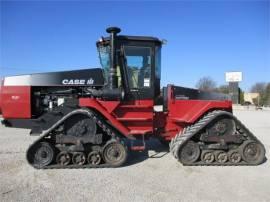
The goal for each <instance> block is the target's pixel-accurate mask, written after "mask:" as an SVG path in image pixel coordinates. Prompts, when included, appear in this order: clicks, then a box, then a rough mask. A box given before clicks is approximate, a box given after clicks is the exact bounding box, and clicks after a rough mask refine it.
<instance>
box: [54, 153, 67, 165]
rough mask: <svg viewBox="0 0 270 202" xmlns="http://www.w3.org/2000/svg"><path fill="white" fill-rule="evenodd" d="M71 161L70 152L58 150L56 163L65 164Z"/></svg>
mask: <svg viewBox="0 0 270 202" xmlns="http://www.w3.org/2000/svg"><path fill="white" fill-rule="evenodd" d="M70 161H71V157H70V154H69V153H68V152H60V153H59V154H58V155H57V156H56V163H57V164H59V165H61V166H66V165H68V164H69V163H70Z"/></svg>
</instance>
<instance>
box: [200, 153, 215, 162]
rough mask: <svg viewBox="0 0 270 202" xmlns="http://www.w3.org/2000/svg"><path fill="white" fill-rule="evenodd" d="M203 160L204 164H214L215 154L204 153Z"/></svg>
mask: <svg viewBox="0 0 270 202" xmlns="http://www.w3.org/2000/svg"><path fill="white" fill-rule="evenodd" d="M201 160H202V161H203V162H204V163H213V162H214V160H215V155H214V152H212V151H202V155H201Z"/></svg>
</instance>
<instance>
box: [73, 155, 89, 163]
mask: <svg viewBox="0 0 270 202" xmlns="http://www.w3.org/2000/svg"><path fill="white" fill-rule="evenodd" d="M85 162H86V157H85V155H84V153H83V152H76V153H74V154H73V156H72V163H73V164H75V165H83V164H85Z"/></svg>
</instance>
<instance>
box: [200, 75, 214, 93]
mask: <svg viewBox="0 0 270 202" xmlns="http://www.w3.org/2000/svg"><path fill="white" fill-rule="evenodd" d="M216 86H217V85H216V82H215V81H214V80H213V79H212V78H211V77H202V78H200V79H199V81H198V82H197V84H196V88H198V89H200V90H205V91H213V90H215V89H216Z"/></svg>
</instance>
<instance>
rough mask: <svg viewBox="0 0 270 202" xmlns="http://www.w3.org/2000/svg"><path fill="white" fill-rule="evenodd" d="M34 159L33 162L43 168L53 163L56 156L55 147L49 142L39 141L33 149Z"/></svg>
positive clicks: (35, 165) (37, 166)
mask: <svg viewBox="0 0 270 202" xmlns="http://www.w3.org/2000/svg"><path fill="white" fill-rule="evenodd" d="M30 153H32V155H33V159H31V161H30V162H29V163H31V164H32V165H33V166H34V167H35V168H43V167H45V166H47V165H49V164H50V163H52V161H53V158H54V149H53V147H52V145H51V144H50V143H48V142H39V143H37V144H36V145H35V146H34V147H33V148H32V149H31V152H30Z"/></svg>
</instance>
